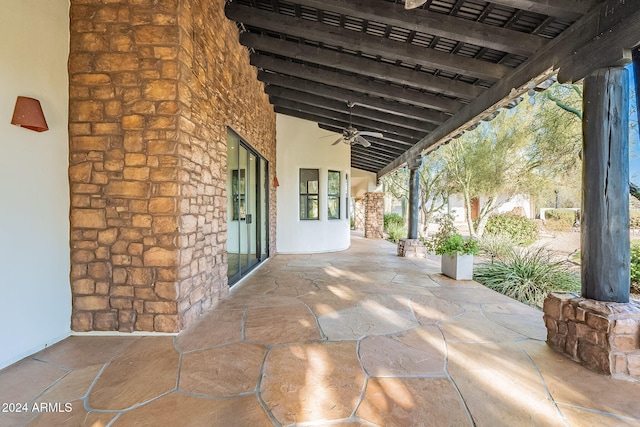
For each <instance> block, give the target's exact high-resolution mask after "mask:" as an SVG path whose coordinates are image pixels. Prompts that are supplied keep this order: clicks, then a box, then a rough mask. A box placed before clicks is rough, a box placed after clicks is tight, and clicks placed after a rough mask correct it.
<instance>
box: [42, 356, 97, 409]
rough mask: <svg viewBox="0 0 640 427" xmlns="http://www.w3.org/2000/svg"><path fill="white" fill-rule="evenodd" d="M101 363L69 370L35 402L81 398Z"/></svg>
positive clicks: (66, 400)
mask: <svg viewBox="0 0 640 427" xmlns="http://www.w3.org/2000/svg"><path fill="white" fill-rule="evenodd" d="M102 366H103V365H94V366H88V367H86V368H81V369H77V370H74V371H71V372H69V373H68V374H67V375H66V376H65V377H64V378H62V379H60V380H59V381H57V382H56V383H55V384H53V385H52V386H51V387H50V388H48V389H47V390H46V391H45V392H44V393H43V394H42V395H40V396H38V398H37V399H36V402H62V403H66V402H72V401H74V400H78V399H82V398H83V397H85V396H86V394H87V392H88V391H89V387H90V386H91V384H92V383H93V380H95V379H96V377H97V376H98V373H99V372H100V369H102Z"/></svg>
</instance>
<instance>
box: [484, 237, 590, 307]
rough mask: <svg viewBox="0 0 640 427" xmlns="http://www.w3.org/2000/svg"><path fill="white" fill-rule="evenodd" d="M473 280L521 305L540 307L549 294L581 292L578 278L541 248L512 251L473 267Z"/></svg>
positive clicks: (565, 265) (564, 264)
mask: <svg viewBox="0 0 640 427" xmlns="http://www.w3.org/2000/svg"><path fill="white" fill-rule="evenodd" d="M474 280H476V281H478V282H480V283H482V284H483V285H485V286H487V287H488V288H491V289H493V290H495V291H497V292H500V293H502V294H504V295H507V296H508V297H511V298H513V299H516V300H518V301H520V302H523V303H526V304H530V305H535V306H538V307H542V304H543V302H544V299H545V298H546V297H547V295H548V294H549V292H554V291H568V292H577V291H580V278H579V277H578V275H576V274H574V273H572V272H571V271H570V270H569V268H568V266H567V264H566V263H564V262H561V261H555V260H553V257H552V254H551V252H550V251H549V250H547V249H546V248H544V247H540V248H527V249H520V250H512V251H511V253H510V254H509V255H507V256H506V258H505V259H504V260H499V261H495V262H492V263H483V264H480V265H478V266H476V268H475V274H474Z"/></svg>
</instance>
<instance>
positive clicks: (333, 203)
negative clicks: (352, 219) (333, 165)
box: [327, 171, 340, 219]
mask: <svg viewBox="0 0 640 427" xmlns="http://www.w3.org/2000/svg"><path fill="white" fill-rule="evenodd" d="M328 184H329V185H328V186H327V188H328V190H327V209H328V211H329V219H340V172H337V171H329V180H328Z"/></svg>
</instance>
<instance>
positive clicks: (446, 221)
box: [425, 215, 480, 255]
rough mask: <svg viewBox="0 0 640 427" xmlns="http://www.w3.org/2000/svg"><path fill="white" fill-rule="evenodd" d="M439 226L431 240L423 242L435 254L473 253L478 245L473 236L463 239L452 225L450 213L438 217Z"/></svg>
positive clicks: (478, 247)
mask: <svg viewBox="0 0 640 427" xmlns="http://www.w3.org/2000/svg"><path fill="white" fill-rule="evenodd" d="M438 223H439V227H438V231H437V232H436V234H435V235H434V236H433V238H432V239H431V240H428V241H426V242H425V246H427V248H428V249H429V250H430V251H431V252H435V253H436V255H444V254H447V255H452V254H455V253H459V254H462V255H475V254H477V253H478V250H479V249H480V246H479V244H478V241H477V240H476V239H474V238H470V239H465V238H464V237H462V235H461V234H460V233H458V229H457V228H456V227H455V225H453V216H452V215H443V216H442V217H441V218H440V219H438Z"/></svg>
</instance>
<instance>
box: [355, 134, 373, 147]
mask: <svg viewBox="0 0 640 427" xmlns="http://www.w3.org/2000/svg"><path fill="white" fill-rule="evenodd" d="M356 144H360V145H362V146H363V147H370V146H371V143H370V142H369V141H367V140H366V139H364V138H363V137H361V136H360V135H358V136H356Z"/></svg>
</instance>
